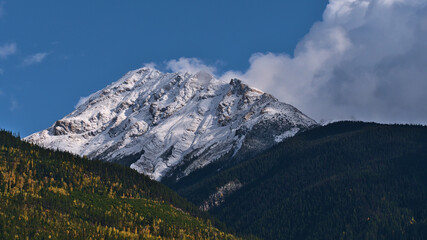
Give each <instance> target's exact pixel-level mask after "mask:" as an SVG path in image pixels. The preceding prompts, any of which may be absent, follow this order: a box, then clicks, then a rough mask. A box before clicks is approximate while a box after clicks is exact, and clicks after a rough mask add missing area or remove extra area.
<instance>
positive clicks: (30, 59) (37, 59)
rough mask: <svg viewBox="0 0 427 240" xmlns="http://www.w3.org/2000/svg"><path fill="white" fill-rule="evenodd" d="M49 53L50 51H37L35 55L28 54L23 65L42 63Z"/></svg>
mask: <svg viewBox="0 0 427 240" xmlns="http://www.w3.org/2000/svg"><path fill="white" fill-rule="evenodd" d="M47 55H48V53H46V52H41V53H36V54H34V55H31V56H27V57H26V58H25V59H24V62H23V65H24V66H29V65H33V64H36V63H41V62H42V61H43V60H44V59H45V58H46V57H47Z"/></svg>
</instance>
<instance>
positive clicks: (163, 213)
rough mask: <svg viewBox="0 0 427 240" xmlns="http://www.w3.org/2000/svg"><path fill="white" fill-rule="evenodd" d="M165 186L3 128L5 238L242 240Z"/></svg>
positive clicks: (0, 211)
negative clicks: (29, 140)
mask: <svg viewBox="0 0 427 240" xmlns="http://www.w3.org/2000/svg"><path fill="white" fill-rule="evenodd" d="M215 225H219V223H218V222H216V221H215V220H213V219H210V218H208V217H207V216H206V214H203V213H201V212H199V211H198V210H197V208H196V207H195V206H194V205H192V204H190V203H189V202H187V201H186V200H184V199H183V198H181V197H179V196H178V195H177V194H176V193H174V192H173V191H171V190H170V189H168V188H167V187H165V186H164V185H162V184H160V183H158V182H155V181H153V180H150V179H149V178H148V177H146V176H143V175H140V174H138V173H137V172H136V171H134V170H131V169H129V168H127V167H123V166H120V165H114V164H109V163H104V162H100V161H91V160H87V159H84V158H80V157H77V156H75V155H72V154H70V153H66V152H61V151H52V150H47V149H43V148H40V147H37V146H35V145H31V144H29V143H26V142H23V141H21V140H20V139H19V137H16V136H14V135H12V134H11V133H9V132H6V131H0V239H236V237H234V236H232V235H230V234H227V233H224V232H223V231H220V230H218V229H217V228H216V227H215Z"/></svg>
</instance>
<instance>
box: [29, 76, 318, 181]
mask: <svg viewBox="0 0 427 240" xmlns="http://www.w3.org/2000/svg"><path fill="white" fill-rule="evenodd" d="M315 125H316V122H315V121H314V120H312V119H311V118H309V117H307V116H306V115H304V114H303V113H301V112H300V111H299V110H298V109H296V108H295V107H293V106H291V105H288V104H286V103H282V102H279V101H278V100H277V99H276V98H275V97H273V96H272V95H270V94H267V93H264V92H262V91H260V90H258V89H255V88H252V87H250V86H248V85H246V84H244V83H242V81H240V80H238V79H232V80H231V81H230V82H229V83H228V82H223V81H220V80H217V79H215V78H214V77H213V76H211V75H210V74H208V73H206V72H199V73H197V74H190V73H162V72H159V71H157V70H155V69H151V68H141V69H137V70H134V71H130V72H128V73H127V74H126V75H125V76H123V77H122V78H121V79H120V80H118V81H117V82H114V83H112V84H111V85H109V86H107V87H106V88H104V89H102V90H100V91H98V92H96V93H94V94H92V95H90V96H89V97H88V98H87V99H86V101H84V102H83V103H82V104H80V105H79V106H77V107H76V109H75V110H74V111H73V112H72V113H70V114H69V115H67V116H65V117H64V118H63V119H61V120H58V121H56V122H55V123H54V124H53V125H52V126H51V127H49V128H48V129H46V130H43V131H40V132H37V133H34V134H32V135H30V136H28V137H26V138H25V139H26V140H27V141H29V142H32V143H35V144H38V145H41V146H44V147H48V148H52V149H56V148H58V149H61V150H65V151H69V152H73V153H76V154H79V155H82V156H83V155H85V156H88V157H89V158H97V159H101V160H105V161H112V162H119V163H122V164H126V165H129V166H130V167H131V168H133V169H135V170H137V171H138V172H140V173H144V174H147V175H149V176H150V177H152V178H153V179H156V180H161V179H162V177H164V176H166V175H167V176H174V177H175V178H176V180H178V179H180V178H182V177H185V176H187V175H188V174H190V173H191V172H193V171H194V170H197V169H200V168H203V167H205V166H207V165H208V164H210V163H212V162H214V161H216V160H218V159H220V158H221V157H224V156H229V157H230V158H233V159H237V160H238V159H243V158H244V157H245V156H249V155H252V154H255V153H257V152H260V151H262V150H265V149H266V148H268V147H271V146H273V145H274V144H276V143H277V142H279V141H282V140H283V139H284V138H286V137H289V136H293V135H294V134H296V133H297V132H298V131H301V130H304V129H307V128H310V127H312V126H315Z"/></svg>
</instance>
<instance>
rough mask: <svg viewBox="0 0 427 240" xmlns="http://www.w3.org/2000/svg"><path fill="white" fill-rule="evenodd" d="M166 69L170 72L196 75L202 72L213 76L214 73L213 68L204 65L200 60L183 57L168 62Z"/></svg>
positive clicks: (214, 69)
mask: <svg viewBox="0 0 427 240" xmlns="http://www.w3.org/2000/svg"><path fill="white" fill-rule="evenodd" d="M166 68H167V69H168V70H171V71H172V72H189V73H198V72H200V71H203V72H207V73H210V74H213V73H214V72H215V71H216V68H215V67H213V66H208V65H206V64H204V63H203V62H202V61H201V60H200V59H197V58H184V57H181V58H179V59H178V60H176V59H173V60H170V61H168V62H167V63H166Z"/></svg>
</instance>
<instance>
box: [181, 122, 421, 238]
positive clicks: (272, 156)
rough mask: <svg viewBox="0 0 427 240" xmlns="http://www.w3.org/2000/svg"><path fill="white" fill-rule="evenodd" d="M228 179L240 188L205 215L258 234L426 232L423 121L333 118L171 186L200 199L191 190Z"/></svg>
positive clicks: (343, 235)
mask: <svg viewBox="0 0 427 240" xmlns="http://www.w3.org/2000/svg"><path fill="white" fill-rule="evenodd" d="M236 179H238V180H239V181H240V182H241V183H243V184H244V187H243V188H241V189H240V190H237V191H236V192H234V193H233V194H232V195H230V196H229V197H228V198H226V201H225V203H224V204H222V205H221V206H220V207H217V208H214V209H212V210H211V213H213V214H214V215H215V216H217V217H218V218H219V219H220V220H222V221H224V222H225V223H226V224H228V226H232V227H234V228H235V229H237V230H238V231H241V232H245V233H252V234H255V235H258V236H260V237H263V238H265V239H426V238H427V127H423V126H408V125H380V124H375V123H361V122H337V123H333V124H330V125H328V126H324V127H319V128H316V129H312V130H309V131H306V132H304V133H302V134H299V135H297V136H295V137H293V138H290V139H288V140H286V141H284V142H283V143H281V144H279V145H277V146H276V147H274V148H272V149H270V150H268V151H266V152H265V153H264V154H261V155H259V156H257V157H255V158H253V159H249V160H246V161H245V162H243V163H240V164H238V165H236V166H234V167H231V168H230V169H227V170H225V171H223V172H221V173H219V174H217V175H215V176H212V177H210V178H208V179H204V180H203V181H201V182H198V183H197V184H192V185H187V186H183V187H182V188H181V189H178V190H179V191H180V192H181V193H184V196H186V197H189V199H191V200H192V201H194V202H195V203H196V204H200V201H201V199H202V198H200V197H197V196H200V195H202V196H206V194H207V193H209V192H213V191H215V186H222V185H224V184H225V183H227V182H229V181H233V180H236ZM199 193H200V194H199ZM185 194H187V195H185Z"/></svg>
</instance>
